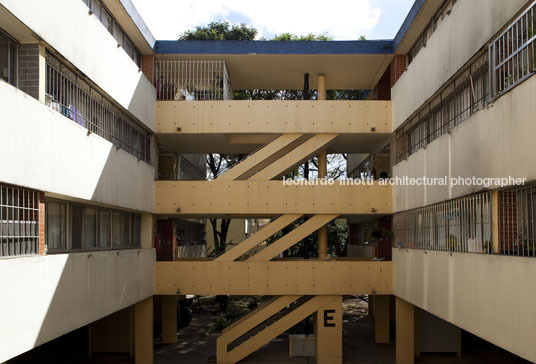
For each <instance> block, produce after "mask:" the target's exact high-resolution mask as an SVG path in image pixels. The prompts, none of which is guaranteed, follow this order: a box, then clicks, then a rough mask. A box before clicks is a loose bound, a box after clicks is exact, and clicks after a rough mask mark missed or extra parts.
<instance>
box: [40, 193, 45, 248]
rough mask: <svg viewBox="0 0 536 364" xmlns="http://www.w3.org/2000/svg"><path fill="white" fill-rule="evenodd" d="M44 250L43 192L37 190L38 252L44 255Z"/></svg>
mask: <svg viewBox="0 0 536 364" xmlns="http://www.w3.org/2000/svg"><path fill="white" fill-rule="evenodd" d="M45 252H46V242H45V193H44V192H39V254H40V255H44V254H45Z"/></svg>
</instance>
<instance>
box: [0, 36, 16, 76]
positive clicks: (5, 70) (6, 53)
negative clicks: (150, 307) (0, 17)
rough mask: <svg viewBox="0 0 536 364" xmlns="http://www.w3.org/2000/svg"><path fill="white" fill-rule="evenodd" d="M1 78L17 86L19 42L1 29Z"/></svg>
mask: <svg viewBox="0 0 536 364" xmlns="http://www.w3.org/2000/svg"><path fill="white" fill-rule="evenodd" d="M0 78H2V79H3V80H4V81H6V82H9V83H10V84H12V85H13V86H17V44H16V43H15V42H13V41H12V40H11V39H10V38H9V37H8V36H6V35H5V34H4V33H2V32H1V31H0Z"/></svg>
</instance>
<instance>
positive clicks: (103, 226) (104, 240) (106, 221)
mask: <svg viewBox="0 0 536 364" xmlns="http://www.w3.org/2000/svg"><path fill="white" fill-rule="evenodd" d="M110 224H111V221H110V211H109V210H99V239H98V246H99V248H109V247H110V241H111V240H110V239H111V235H110V234H111V229H110Z"/></svg>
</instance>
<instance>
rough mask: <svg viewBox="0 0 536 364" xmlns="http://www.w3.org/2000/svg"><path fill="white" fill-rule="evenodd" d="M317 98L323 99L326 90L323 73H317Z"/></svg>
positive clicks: (325, 79) (325, 80)
mask: <svg viewBox="0 0 536 364" xmlns="http://www.w3.org/2000/svg"><path fill="white" fill-rule="evenodd" d="M317 91H318V100H325V99H326V91H327V78H326V76H325V75H318V87H317Z"/></svg>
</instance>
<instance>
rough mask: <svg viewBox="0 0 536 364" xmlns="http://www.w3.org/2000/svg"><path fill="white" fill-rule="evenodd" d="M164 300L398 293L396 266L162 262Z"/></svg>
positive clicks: (159, 290)
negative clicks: (182, 296)
mask: <svg viewBox="0 0 536 364" xmlns="http://www.w3.org/2000/svg"><path fill="white" fill-rule="evenodd" d="M155 267H156V268H155V270H156V272H155V290H156V293H155V294H158V295H166V294H196V295H219V294H226V295H318V294H323V295H344V294H382V295H389V294H392V280H393V277H392V262H374V261H347V260H345V261H336V260H327V261H326V260H315V259H308V260H275V261H267V262H251V261H238V262H220V261H206V260H205V261H178V262H157V263H156V266H155Z"/></svg>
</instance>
